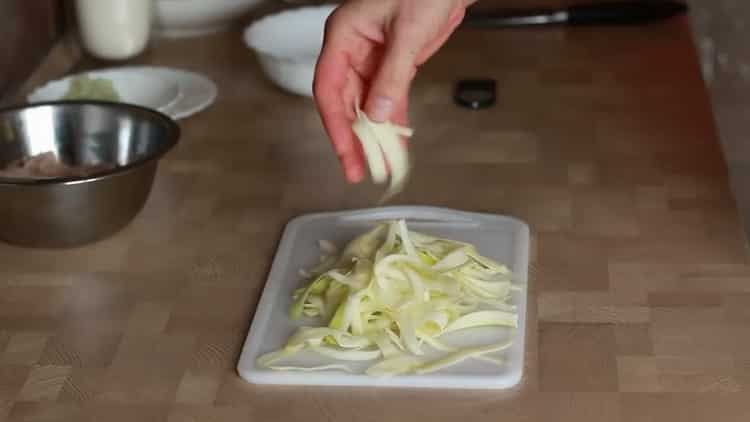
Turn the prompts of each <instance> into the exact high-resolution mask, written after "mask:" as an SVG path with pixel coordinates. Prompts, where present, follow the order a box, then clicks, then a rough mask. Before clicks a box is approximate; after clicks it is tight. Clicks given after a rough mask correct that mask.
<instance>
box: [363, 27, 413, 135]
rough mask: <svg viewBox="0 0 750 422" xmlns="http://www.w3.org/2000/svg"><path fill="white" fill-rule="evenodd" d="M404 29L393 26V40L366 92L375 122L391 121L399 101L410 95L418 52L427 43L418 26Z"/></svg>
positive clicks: (366, 108)
mask: <svg viewBox="0 0 750 422" xmlns="http://www.w3.org/2000/svg"><path fill="white" fill-rule="evenodd" d="M401 28H403V29H401ZM401 28H398V27H397V28H394V30H395V33H394V36H393V40H392V42H391V43H390V44H388V45H387V47H386V51H385V53H384V55H383V60H382V62H381V63H380V66H379V68H378V70H377V73H376V74H375V78H374V79H373V81H372V84H371V86H370V90H369V93H368V95H367V102H366V103H365V112H366V113H367V115H368V116H369V117H370V118H371V119H372V120H374V121H376V122H383V121H386V120H390V119H391V118H392V117H393V114H394V113H395V111H396V108H397V106H398V105H399V103H400V102H402V101H404V99H405V98H406V97H408V95H409V86H410V85H411V81H412V79H413V78H414V75H415V73H416V69H417V67H416V60H417V55H418V54H419V52H420V50H422V47H423V45H424V42H423V36H422V34H420V33H419V29H416V30H415V29H413V28H409V27H406V26H402V27H401Z"/></svg>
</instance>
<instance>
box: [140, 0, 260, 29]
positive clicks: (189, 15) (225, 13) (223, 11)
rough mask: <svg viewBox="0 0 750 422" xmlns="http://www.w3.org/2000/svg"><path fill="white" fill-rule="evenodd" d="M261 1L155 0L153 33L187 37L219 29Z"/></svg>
mask: <svg viewBox="0 0 750 422" xmlns="http://www.w3.org/2000/svg"><path fill="white" fill-rule="evenodd" d="M263 1H265V0H156V1H155V3H156V6H155V11H154V13H155V16H154V18H155V29H156V33H157V34H158V35H161V36H165V37H190V36H197V35H204V34H209V33H212V32H217V31H221V30H224V29H226V28H228V27H229V25H230V24H231V22H232V21H233V20H234V19H236V18H238V17H240V16H242V15H243V14H245V13H247V12H249V11H250V10H252V9H253V8H254V7H256V6H258V5H259V4H260V3H262V2H263Z"/></svg>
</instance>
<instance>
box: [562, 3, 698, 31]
mask: <svg viewBox="0 0 750 422" xmlns="http://www.w3.org/2000/svg"><path fill="white" fill-rule="evenodd" d="M686 12H687V5H686V4H684V3H682V2H673V1H645V0H641V1H622V2H614V3H611V4H607V3H605V4H601V5H598V4H589V5H579V6H571V7H570V8H569V9H568V15H569V17H568V23H569V24H570V25H597V24H610V25H618V24H619V25H637V24H642V23H648V22H653V21H659V20H663V19H668V18H671V17H673V16H678V15H682V14H685V13H686Z"/></svg>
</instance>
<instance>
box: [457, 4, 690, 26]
mask: <svg viewBox="0 0 750 422" xmlns="http://www.w3.org/2000/svg"><path fill="white" fill-rule="evenodd" d="M687 10H688V6H687V5H686V4H685V3H682V2H678V1H666V0H653V1H645V0H633V1H620V2H615V3H596V4H593V3H592V4H581V5H577V6H571V7H569V8H567V9H515V10H513V9H511V10H501V11H495V12H469V13H468V14H467V16H466V19H464V22H463V26H465V27H474V28H503V27H517V26H539V25H542V26H547V25H638V24H645V23H649V22H653V21H658V20H663V19H668V18H671V17H673V16H677V15H680V14H684V13H685V12H687Z"/></svg>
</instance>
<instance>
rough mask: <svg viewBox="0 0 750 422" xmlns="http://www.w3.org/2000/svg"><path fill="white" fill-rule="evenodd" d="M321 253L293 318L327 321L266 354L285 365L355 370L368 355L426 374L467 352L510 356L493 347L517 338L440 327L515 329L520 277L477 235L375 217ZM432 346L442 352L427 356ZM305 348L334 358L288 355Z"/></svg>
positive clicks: (378, 369) (373, 364)
mask: <svg viewBox="0 0 750 422" xmlns="http://www.w3.org/2000/svg"><path fill="white" fill-rule="evenodd" d="M320 246H321V249H322V251H323V252H324V255H323V257H322V258H321V262H320V264H319V265H317V266H316V267H315V268H313V269H311V270H309V271H303V272H302V273H303V275H304V276H306V277H307V278H308V279H309V280H311V281H310V282H309V284H307V285H306V286H305V287H302V288H300V289H297V290H296V291H295V292H294V295H293V299H294V302H293V304H292V306H291V309H290V310H289V314H290V317H291V318H292V319H294V320H298V319H301V318H305V317H306V318H311V319H313V320H314V321H316V322H318V323H319V326H306V327H301V328H299V329H298V330H297V331H296V332H295V333H294V334H293V335H292V336H291V337H290V338H289V339H288V341H287V343H286V345H285V346H284V347H283V348H282V349H280V350H277V351H274V352H270V353H267V354H265V355H263V356H261V357H259V358H258V364H259V366H261V367H266V368H272V369H278V370H305V371H312V370H329V369H340V370H345V371H350V372H351V371H352V369H351V368H350V367H349V366H347V365H346V362H357V361H367V362H369V365H370V366H369V367H368V369H367V370H366V373H367V374H368V375H373V376H391V375H397V374H425V373H431V372H435V371H438V370H440V369H443V368H446V367H449V366H452V365H455V364H457V363H459V362H462V361H464V360H467V359H480V360H483V361H488V362H493V363H496V364H502V359H499V358H497V357H494V356H491V354H492V353H495V352H500V351H502V350H504V349H507V348H508V347H510V345H511V343H510V342H509V341H508V342H502V343H499V344H490V345H486V346H481V347H469V348H460V347H457V346H455V345H452V344H449V343H447V342H446V341H444V340H443V339H441V336H443V335H445V334H448V333H454V332H457V331H461V330H467V329H472V328H477V327H486V326H496V327H498V329H514V328H516V327H517V325H518V315H517V314H516V308H515V306H513V305H511V304H510V301H511V296H512V295H513V293H514V291H516V290H519V289H520V287H519V286H517V285H514V284H513V283H512V282H511V273H510V271H509V270H508V269H507V268H506V267H505V266H504V265H501V264H499V263H497V262H495V261H493V260H491V259H489V258H487V257H484V256H482V255H480V254H479V253H478V251H477V250H476V248H475V247H474V246H472V245H470V244H467V243H462V242H457V241H453V240H447V239H441V238H436V237H432V236H428V235H425V234H421V233H417V232H414V231H410V230H409V229H408V228H407V225H406V222H405V221H404V220H399V221H391V222H387V223H383V224H380V225H378V226H376V227H375V228H374V229H372V230H371V231H369V232H367V233H365V234H363V235H361V236H359V237H357V238H355V239H354V240H352V241H351V242H350V243H349V244H348V245H347V246H346V248H345V249H344V250H343V251H342V252H341V253H340V254H338V253H337V250H336V248H335V246H334V245H333V244H331V243H330V242H326V241H321V243H320ZM426 348H431V349H433V350H435V351H439V352H441V356H440V357H439V358H432V359H427V358H426V357H425V355H426V353H425V351H426ZM304 350H310V351H313V352H315V353H317V354H319V355H322V356H325V357H329V358H332V359H333V362H332V363H330V364H327V365H322V366H313V367H303V366H293V365H284V364H283V363H282V362H283V361H284V360H289V359H290V358H293V357H294V356H295V355H297V354H299V353H300V352H302V351H304Z"/></svg>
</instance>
